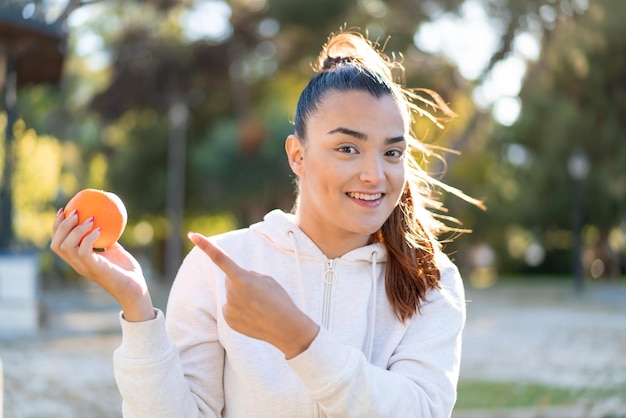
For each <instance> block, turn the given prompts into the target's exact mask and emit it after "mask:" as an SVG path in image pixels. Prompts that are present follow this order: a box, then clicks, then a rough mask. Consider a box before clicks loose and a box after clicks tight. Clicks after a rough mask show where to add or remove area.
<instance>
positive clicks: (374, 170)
mask: <svg viewBox="0 0 626 418" xmlns="http://www.w3.org/2000/svg"><path fill="white" fill-rule="evenodd" d="M383 164H384V162H383V161H382V158H381V157H379V156H372V157H367V158H364V159H363V165H362V166H361V174H360V178H361V181H363V182H366V183H372V184H377V183H380V182H381V181H383V180H384V179H385V170H384V165H383Z"/></svg>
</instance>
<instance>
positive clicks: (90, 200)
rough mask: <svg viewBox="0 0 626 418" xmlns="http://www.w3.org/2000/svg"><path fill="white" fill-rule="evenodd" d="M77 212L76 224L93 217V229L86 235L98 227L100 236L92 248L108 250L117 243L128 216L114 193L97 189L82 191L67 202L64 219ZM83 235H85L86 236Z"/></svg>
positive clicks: (122, 203)
mask: <svg viewBox="0 0 626 418" xmlns="http://www.w3.org/2000/svg"><path fill="white" fill-rule="evenodd" d="M74 210H77V211H78V213H77V214H78V223H79V224H81V223H83V222H85V221H86V220H87V219H88V218H89V217H91V216H93V218H94V219H93V227H92V228H91V230H90V231H89V232H88V233H87V234H89V233H90V232H91V231H93V230H94V229H96V228H98V227H100V228H101V230H100V236H99V237H98V239H97V240H96V242H94V244H93V247H94V248H105V249H106V248H109V247H111V246H112V245H113V244H115V243H116V242H117V240H118V239H120V237H121V236H122V233H123V232H124V229H125V228H126V221H127V218H128V215H127V213H126V207H125V206H124V202H122V199H120V198H119V196H117V195H116V194H115V193H111V192H106V191H104V190H97V189H84V190H81V191H80V192H78V193H77V194H76V195H75V196H74V197H73V198H71V199H70V201H69V202H67V205H66V206H65V217H66V218H67V217H68V216H70V214H71V213H72V212H73V211H74ZM87 234H85V235H87Z"/></svg>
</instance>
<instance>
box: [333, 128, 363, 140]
mask: <svg viewBox="0 0 626 418" xmlns="http://www.w3.org/2000/svg"><path fill="white" fill-rule="evenodd" d="M328 133H329V134H336V133H339V134H344V135H349V136H353V137H355V138H357V139H362V140H367V135H365V134H364V133H363V132H359V131H355V130H352V129H348V128H342V127H339V128H335V129H333V130H331V131H329V132H328Z"/></svg>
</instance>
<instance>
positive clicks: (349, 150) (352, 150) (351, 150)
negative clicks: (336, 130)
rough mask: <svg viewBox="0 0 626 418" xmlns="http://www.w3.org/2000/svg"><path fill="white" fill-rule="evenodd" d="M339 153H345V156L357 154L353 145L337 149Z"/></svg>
mask: <svg viewBox="0 0 626 418" xmlns="http://www.w3.org/2000/svg"><path fill="white" fill-rule="evenodd" d="M337 151H339V152H343V153H344V154H356V148H354V147H353V146H351V145H344V146H341V147H339V148H337Z"/></svg>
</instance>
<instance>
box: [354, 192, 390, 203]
mask: <svg viewBox="0 0 626 418" xmlns="http://www.w3.org/2000/svg"><path fill="white" fill-rule="evenodd" d="M346 194H347V195H348V196H350V197H351V198H353V199H359V200H365V201H368V202H369V201H372V200H378V199H380V198H381V197H383V194H382V193H374V194H367V193H354V192H348V193H346Z"/></svg>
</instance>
